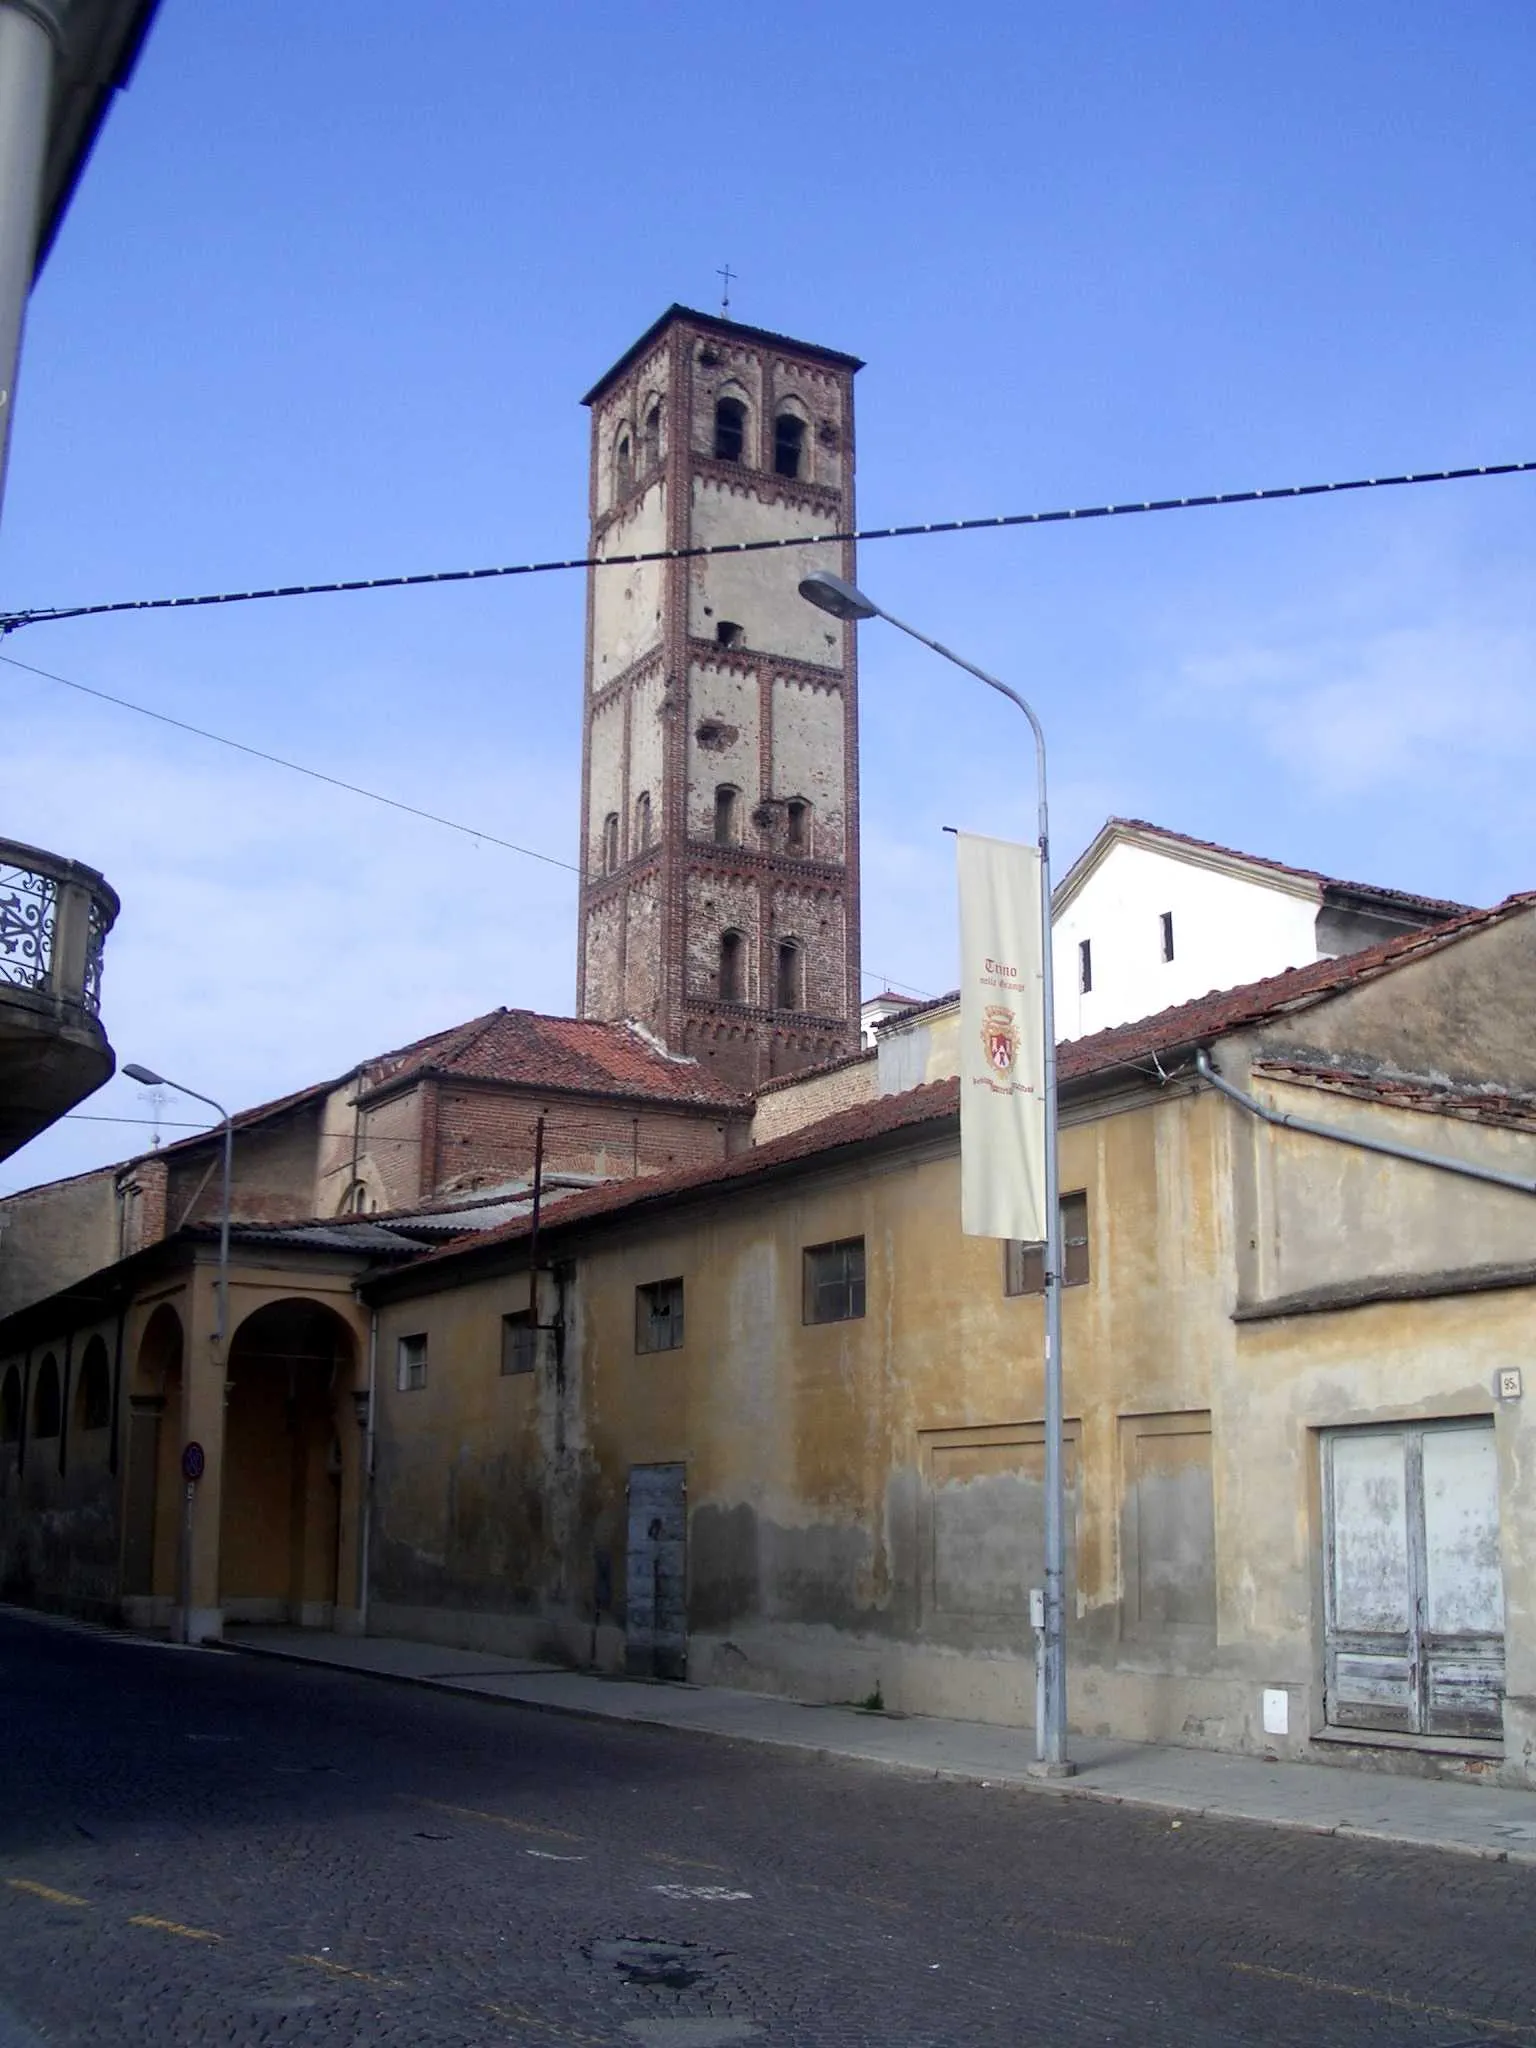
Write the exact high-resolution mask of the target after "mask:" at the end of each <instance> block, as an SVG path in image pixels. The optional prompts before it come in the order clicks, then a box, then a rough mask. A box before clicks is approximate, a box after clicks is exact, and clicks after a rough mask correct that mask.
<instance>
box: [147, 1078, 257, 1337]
mask: <svg viewBox="0 0 1536 2048" xmlns="http://www.w3.org/2000/svg"><path fill="white" fill-rule="evenodd" d="M123 1072H124V1073H125V1074H126V1075H127V1077H128V1079H129V1080H130V1081H138V1082H139V1083H140V1084H141V1085H142V1086H143V1087H145V1088H174V1089H175V1090H176V1093H177V1094H178V1095H190V1096H191V1098H192V1100H193V1101H194V1102H203V1103H206V1104H207V1105H208V1107H209V1108H210V1109H213V1110H217V1111H218V1113H219V1115H220V1116H221V1117H222V1118H223V1119H224V1183H223V1193H222V1197H221V1199H220V1202H219V1291H218V1305H217V1307H216V1309H215V1311H214V1317H215V1320H214V1332H213V1342H214V1349H215V1350H216V1351H217V1352H218V1354H219V1369H220V1371H221V1372H222V1371H223V1370H224V1368H225V1360H224V1343H225V1339H226V1337H227V1335H228V1331H229V1199H230V1172H231V1168H232V1166H233V1164H234V1149H235V1127H234V1123H233V1121H232V1120H231V1118H230V1114H229V1111H228V1110H227V1109H226V1108H225V1107H224V1105H223V1103H221V1102H215V1101H214V1099H213V1097H212V1096H211V1095H199V1094H198V1092H197V1090H196V1089H195V1088H184V1087H183V1086H182V1084H181V1083H180V1081H168V1080H166V1078H165V1076H164V1075H163V1074H156V1073H153V1072H151V1070H150V1069H149V1068H148V1067H138V1066H127V1067H124V1068H123Z"/></svg>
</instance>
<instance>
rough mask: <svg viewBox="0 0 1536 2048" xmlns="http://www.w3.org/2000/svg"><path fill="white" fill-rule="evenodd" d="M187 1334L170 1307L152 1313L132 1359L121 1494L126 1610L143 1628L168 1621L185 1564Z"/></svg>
mask: <svg viewBox="0 0 1536 2048" xmlns="http://www.w3.org/2000/svg"><path fill="white" fill-rule="evenodd" d="M186 1350H187V1344H186V1329H185V1326H184V1324H183V1322H182V1317H181V1312H180V1310H179V1309H178V1308H177V1306H176V1305H175V1304H174V1303H172V1302H169V1301H162V1302H159V1303H157V1304H156V1305H155V1306H154V1308H152V1309H151V1310H150V1312H149V1316H148V1319H147V1321H146V1322H145V1324H144V1327H143V1329H142V1331H141V1332H140V1333H139V1338H138V1342H137V1343H136V1344H135V1346H134V1348H133V1351H132V1353H131V1360H132V1363H131V1367H130V1371H129V1378H128V1444H127V1460H126V1472H125V1476H124V1494H123V1567H122V1586H123V1609H124V1612H125V1614H126V1615H127V1616H128V1618H129V1619H130V1620H131V1621H135V1622H138V1623H141V1624H158V1625H160V1626H161V1627H164V1626H165V1625H166V1623H168V1622H169V1620H170V1618H171V1615H172V1611H173V1609H174V1606H175V1602H176V1595H177V1574H178V1569H179V1564H180V1547H181V1522H180V1516H179V1508H180V1500H181V1491H180V1483H179V1473H178V1470H177V1460H178V1457H179V1454H180V1447H181V1415H182V1406H183V1399H184V1391H185V1380H186Z"/></svg>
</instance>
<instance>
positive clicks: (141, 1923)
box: [128, 1913, 224, 1941]
mask: <svg viewBox="0 0 1536 2048" xmlns="http://www.w3.org/2000/svg"><path fill="white" fill-rule="evenodd" d="M128 1925H129V1926H130V1927H153V1928H155V1929H156V1931H157V1932H159V1933H161V1934H179V1935H180V1936H181V1938H182V1940H183V1941H222V1940H223V1939H224V1937H223V1935H222V1934H211V1933H210V1932H209V1931H208V1929H207V1928H206V1927H184V1926H183V1925H182V1923H181V1922H180V1921H179V1920H157V1919H156V1918H155V1916H154V1914H153V1913H130V1914H129V1915H128Z"/></svg>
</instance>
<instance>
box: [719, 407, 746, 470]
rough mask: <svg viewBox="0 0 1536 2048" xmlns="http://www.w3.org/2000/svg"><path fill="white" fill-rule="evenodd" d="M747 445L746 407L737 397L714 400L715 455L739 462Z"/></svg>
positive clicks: (726, 460)
mask: <svg viewBox="0 0 1536 2048" xmlns="http://www.w3.org/2000/svg"><path fill="white" fill-rule="evenodd" d="M746 445H747V408H746V407H745V406H744V405H743V404H742V402H741V400H740V399H739V398H717V399H716V400H715V457H716V460H717V461H720V462H740V460H741V458H742V454H743V452H744V451H745V449H746Z"/></svg>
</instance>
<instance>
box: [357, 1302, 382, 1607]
mask: <svg viewBox="0 0 1536 2048" xmlns="http://www.w3.org/2000/svg"><path fill="white" fill-rule="evenodd" d="M378 1405H379V1312H378V1310H377V1309H373V1310H371V1311H370V1312H369V1316H368V1426H367V1428H366V1429H365V1430H364V1432H363V1516H362V1523H363V1525H362V1529H361V1531H360V1533H359V1535H358V1539H357V1632H358V1634H359V1635H360V1636H365V1635H367V1633H368V1546H369V1542H370V1540H371V1539H372V1536H373V1447H374V1439H375V1436H376V1434H377V1430H378V1422H377V1419H376V1418H377V1415H378Z"/></svg>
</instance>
